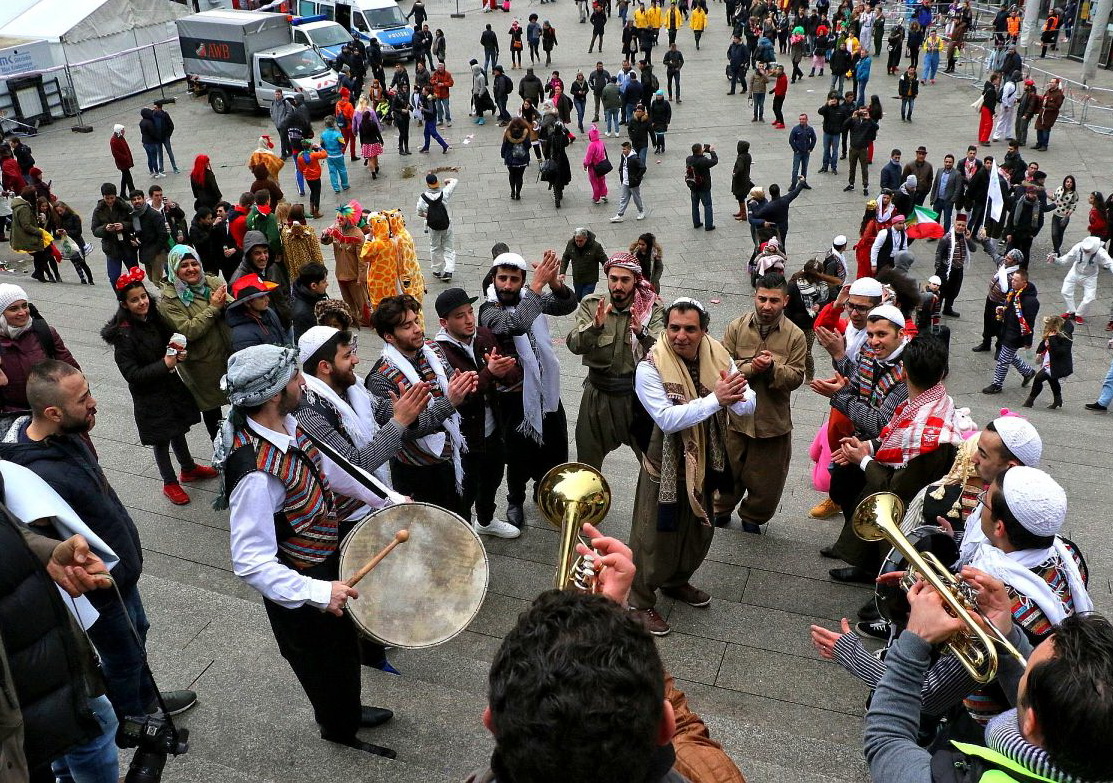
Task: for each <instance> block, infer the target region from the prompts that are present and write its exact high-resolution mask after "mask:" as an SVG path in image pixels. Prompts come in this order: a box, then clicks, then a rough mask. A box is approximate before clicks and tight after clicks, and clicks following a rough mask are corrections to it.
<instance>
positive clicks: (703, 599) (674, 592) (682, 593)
mask: <svg viewBox="0 0 1113 783" xmlns="http://www.w3.org/2000/svg"><path fill="white" fill-rule="evenodd" d="M661 592H662V593H663V594H665V595H667V596H668V597H669V598H675V599H676V600H677V601H683V602H684V603H686V604H688V606H707V605H708V604H710V603H711V593H708V592H706V591H704V590H700V589H699V588H698V587H693V586H692V585H690V584H685V585H681V586H680V587H662V588H661Z"/></svg>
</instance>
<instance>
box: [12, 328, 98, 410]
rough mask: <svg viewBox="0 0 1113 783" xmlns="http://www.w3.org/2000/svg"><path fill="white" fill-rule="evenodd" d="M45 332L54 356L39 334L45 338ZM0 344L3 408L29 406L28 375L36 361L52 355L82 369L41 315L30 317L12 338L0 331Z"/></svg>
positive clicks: (25, 408) (26, 408) (49, 357)
mask: <svg viewBox="0 0 1113 783" xmlns="http://www.w3.org/2000/svg"><path fill="white" fill-rule="evenodd" d="M48 333H49V335H50V340H49V341H47V342H49V344H50V347H51V352H52V353H53V354H54V355H53V356H50V355H49V354H48V353H47V351H46V350H45V349H44V348H43V342H44V339H40V337H39V335H40V334H42V336H43V338H45V337H46V335H47V334H48ZM0 348H2V349H3V352H4V365H3V368H4V374H5V375H6V376H8V385H7V386H4V387H2V388H0V397H3V399H4V410H5V411H25V410H28V409H29V408H30V407H31V406H30V404H29V403H28V402H27V376H28V375H30V374H31V368H32V367H34V366H35V365H36V364H38V363H39V362H41V361H43V360H45V359H51V358H53V359H57V360H58V361H60V362H65V363H66V364H68V365H71V366H73V367H76V368H77V369H78V370H80V369H81V365H79V364H78V363H77V359H75V358H73V354H72V353H70V349H69V348H67V347H66V344H65V343H64V342H62V338H61V337H60V336H59V335H58V331H57V330H56V329H55V328H54V327H53V326H49V325H47V323H46V321H44V320H43V319H42V318H34V319H32V327H31V328H30V329H28V330H27V331H25V332H24V333H23V334H21V335H20V336H19V337H17V338H15V339H14V340H13V339H12V338H11V337H8V335H7V334H6V333H4V334H2V335H0Z"/></svg>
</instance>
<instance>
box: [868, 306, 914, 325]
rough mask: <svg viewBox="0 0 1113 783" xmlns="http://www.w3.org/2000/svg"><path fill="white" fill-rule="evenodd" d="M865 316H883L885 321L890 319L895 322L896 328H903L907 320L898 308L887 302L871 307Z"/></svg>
mask: <svg viewBox="0 0 1113 783" xmlns="http://www.w3.org/2000/svg"><path fill="white" fill-rule="evenodd" d="M867 318H884V319H885V320H886V321H892V322H893V323H894V324H896V325H897V328H898V329H903V328H904V325H905V323H906V322H907V320H908V319H906V318H905V317H904V313H902V312H901V311H900V309H899V308H897V307H895V306H893V305H889V304H886V305H880V306H878V307H875V308H873V309H872V310H870V314H869V315H868V316H867Z"/></svg>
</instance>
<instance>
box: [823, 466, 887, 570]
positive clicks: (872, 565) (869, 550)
mask: <svg viewBox="0 0 1113 783" xmlns="http://www.w3.org/2000/svg"><path fill="white" fill-rule="evenodd" d="M865 488H866V474H865V473H863V472H862V470H861V468H859V467H858V466H857V465H835V466H834V467H832V468H831V492H830V495H831V500H833V501H835V502H836V503H838V504H839V507H840V508H841V509H842V515H843V527H842V532H841V533H840V534H839V540H838V541H836V542H835V555H836V556H837V557H838V558H839V559H840V560H843V561H845V562H846V563H848V564H849V565H852V566H858V567H860V568H865V569H866V570H867V571H873V572H876V571H877V570H878V569H879V568H880V567H881V548H880V547H879V546H878V545H877V544H876V543H872V542H869V541H863V540H862V539H860V538H858V536H856V535H854V529H853V528H852V527H851V525H850V520H851V519H853V518H854V511H855V509H856V508H857V507H858V499H859V497H860V496H861V494H862V490H864V489H865Z"/></svg>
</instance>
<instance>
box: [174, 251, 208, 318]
mask: <svg viewBox="0 0 1113 783" xmlns="http://www.w3.org/2000/svg"><path fill="white" fill-rule="evenodd" d="M186 257H189V258H192V259H194V260H196V261H197V262H198V263H200V261H201V256H200V254H198V252H197V251H196V250H194V249H193V248H192V247H190V246H189V245H174V247H172V248H170V253H169V255H167V256H166V265H167V267H169V269H170V274H171V275H172V277H171V279H172V280H173V281H174V291H175V292H176V293H177V294H178V298H179V299H181V300H182V303H183V304H184V305H185V306H186V307H189V306H190V305H191V304H193V300H194V299H196V298H197V297H201V298H202V299H205V300H208V298H209V296H211V295H212V289H211V288H209V284H208V281H206V280H205V273H204V271H202V272H201V282H200V283H198V284H197V285H186V283H185V281H184V280H182V278H180V277H178V267H180V266H181V265H182V260H183V259H185V258H186Z"/></svg>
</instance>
